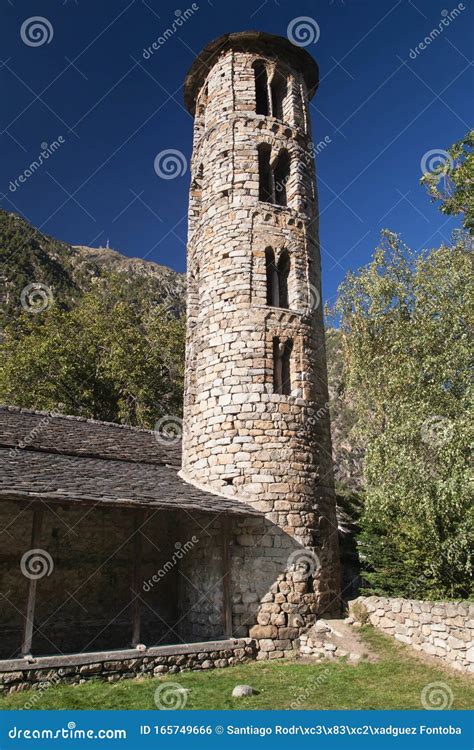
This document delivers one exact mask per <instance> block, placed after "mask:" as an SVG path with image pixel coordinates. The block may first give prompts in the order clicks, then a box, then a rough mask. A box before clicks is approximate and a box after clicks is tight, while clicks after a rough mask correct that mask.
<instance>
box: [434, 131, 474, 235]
mask: <svg viewBox="0 0 474 750" xmlns="http://www.w3.org/2000/svg"><path fill="white" fill-rule="evenodd" d="M473 147H474V130H471V131H470V132H469V133H467V134H466V136H465V137H464V138H463V139H462V140H460V141H458V142H457V143H455V144H453V145H452V146H451V148H449V149H448V151H447V152H446V154H447V158H446V159H442V160H441V161H440V162H439V163H438V164H437V165H436V167H434V168H433V169H432V170H430V171H427V172H426V174H424V175H423V177H422V178H421V182H422V184H424V185H426V187H427V189H428V193H429V195H430V196H431V198H432V199H433V200H439V201H441V206H440V210H441V212H442V213H444V214H448V215H450V216H457V215H458V214H464V219H463V226H464V227H465V229H467V230H468V231H469V232H470V233H471V234H474V153H473Z"/></svg>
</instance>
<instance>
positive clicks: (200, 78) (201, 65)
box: [184, 31, 319, 115]
mask: <svg viewBox="0 0 474 750" xmlns="http://www.w3.org/2000/svg"><path fill="white" fill-rule="evenodd" d="M228 50H234V51H236V52H255V53H257V54H260V55H265V54H267V55H271V56H276V57H278V58H280V59H282V60H285V61H286V62H288V63H289V64H290V65H292V66H293V67H294V68H296V69H297V70H299V71H300V72H301V73H302V75H303V77H304V80H305V82H306V86H307V88H308V98H309V99H311V98H312V96H313V95H314V93H315V92H316V89H317V87H318V83H319V69H318V65H317V63H316V61H315V60H314V58H313V57H311V55H310V54H309V52H307V51H306V50H304V49H303V48H302V47H297V46H296V45H295V44H292V42H290V41H289V39H286V38H285V37H281V36H275V35H274V34H267V33H266V32H264V31H238V32H235V33H232V34H223V35H222V36H220V37H218V38H217V39H214V40H213V41H212V42H210V43H209V44H207V45H206V46H205V47H204V49H203V50H202V51H201V52H200V53H199V55H198V56H197V57H196V59H195V61H194V62H193V64H192V66H191V68H190V69H189V72H188V74H187V76H186V79H185V82H184V103H185V105H186V107H187V109H188V110H189V112H191V114H192V115H194V111H195V106H196V97H197V94H198V92H199V91H200V89H201V87H202V85H203V83H204V81H205V79H206V76H207V74H208V72H209V70H210V68H211V67H212V66H213V65H214V63H215V62H216V61H217V59H218V57H219V56H220V55H221V54H222V53H224V52H227V51H228Z"/></svg>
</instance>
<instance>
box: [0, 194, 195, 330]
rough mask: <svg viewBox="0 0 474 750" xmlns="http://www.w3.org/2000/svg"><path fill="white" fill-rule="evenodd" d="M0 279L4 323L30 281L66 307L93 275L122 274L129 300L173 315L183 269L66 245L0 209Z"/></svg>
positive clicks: (181, 298)
mask: <svg viewBox="0 0 474 750" xmlns="http://www.w3.org/2000/svg"><path fill="white" fill-rule="evenodd" d="M0 264H1V266H0V267H1V271H0V281H1V284H2V299H1V304H2V312H3V317H4V320H3V322H4V323H6V322H8V321H9V320H12V319H13V318H14V317H15V316H16V315H18V314H19V312H20V311H21V306H20V304H21V303H20V295H21V292H22V290H23V289H24V288H25V287H26V286H27V285H28V284H32V283H36V284H38V283H39V284H45V285H46V286H47V287H49V289H51V292H52V295H53V297H54V299H55V301H56V303H57V304H59V305H60V306H63V307H66V308H70V307H72V306H73V305H74V303H75V302H77V300H78V298H79V296H80V295H82V294H83V293H84V292H85V291H87V290H88V289H90V288H91V287H92V286H93V284H94V283H97V281H98V279H101V278H102V279H105V280H106V279H107V277H108V276H109V275H110V274H117V275H119V274H120V275H123V281H124V284H126V285H127V287H128V290H127V291H128V293H129V295H130V298H131V299H132V300H136V301H139V299H140V297H141V296H142V295H146V296H147V299H148V300H149V301H150V300H151V301H152V303H154V304H157V305H158V304H163V305H165V306H166V307H168V308H169V309H171V310H172V311H173V312H174V313H175V314H177V315H181V314H182V313H184V309H185V289H186V282H185V276H184V274H180V273H177V272H176V271H173V270H172V269H171V268H167V267H166V266H161V265H159V264H158V263H153V262H151V261H145V260H141V259H139V258H128V257H126V256H124V255H122V254H121V253H118V252H116V251H115V250H111V249H109V248H90V247H83V246H79V245H78V246H74V245H69V244H68V243H66V242H62V241H61V240H57V239H55V238H53V237H49V236H48V235H45V234H42V233H41V232H40V231H39V230H38V229H35V227H33V226H31V225H30V224H28V222H27V221H25V220H24V219H22V218H21V217H20V216H17V215H16V214H13V213H9V212H7V211H4V210H2V209H0Z"/></svg>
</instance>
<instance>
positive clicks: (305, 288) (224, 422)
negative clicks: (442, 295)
mask: <svg viewBox="0 0 474 750" xmlns="http://www.w3.org/2000/svg"><path fill="white" fill-rule="evenodd" d="M257 59H259V60H264V61H265V62H266V64H267V66H268V74H269V78H270V79H271V76H272V74H273V72H274V70H275V67H276V65H277V61H276V57H275V56H272V55H271V53H270V52H269V49H268V47H267V48H265V50H264V51H263V52H261V53H259V52H258V51H255V50H252V51H251V52H246V51H245V50H244V49H241V48H239V49H238V50H228V51H226V52H225V53H224V54H222V55H221V56H220V57H219V58H218V59H217V60H216V61H215V63H214V64H213V66H212V67H211V69H210V71H209V73H208V75H207V80H206V81H205V83H204V85H203V86H202V88H201V91H200V92H199V94H198V98H197V101H198V106H197V110H196V111H197V116H196V118H197V119H196V127H195V138H194V149H193V160H192V178H191V180H192V182H191V192H190V214H189V243H188V281H189V286H188V289H189V299H188V340H187V366H186V387H185V409H184V434H183V470H182V476H183V477H184V478H185V479H187V480H189V481H195V482H198V483H200V484H203V485H207V486H210V487H211V488H213V489H214V490H217V491H218V492H220V493H223V494H226V495H232V496H234V497H235V496H237V497H238V498H241V499H242V500H244V501H245V502H248V503H251V504H252V505H253V506H254V507H256V508H258V509H259V510H261V511H262V512H263V513H264V514H265V517H266V522H267V523H268V529H266V532H265V534H264V535H263V538H264V539H265V545H266V548H265V558H266V562H267V566H270V565H272V566H273V569H274V570H273V573H274V574H275V578H274V580H273V581H267V580H266V575H264V574H263V573H261V572H260V569H259V568H258V567H255V566H254V552H253V550H252V551H250V549H249V550H241V551H240V555H239V558H240V559H239V565H240V570H241V573H239V575H240V577H241V578H242V575H244V573H243V572H242V571H243V570H244V568H245V566H246V565H248V566H249V571H250V570H251V572H252V575H253V577H254V578H255V584H254V591H253V592H252V591H249V592H246V597H253V596H255V593H257V591H258V592H259V598H258V600H257V601H252V602H249V601H246V602H244V601H235V602H234V607H237V611H235V610H234V620H235V622H236V624H237V622H238V621H239V617H238V616H239V615H242V614H245V617H246V618H247V617H248V615H249V613H248V609H250V608H249V607H248V606H247V605H249V604H253V607H252V608H251V609H252V610H253V615H252V616H253V623H252V622H249V623H248V625H249V626H250V627H251V626H252V625H260V624H261V626H262V627H267V628H270V627H271V626H272V625H273V623H270V622H265V624H263V623H260V622H259V614H262V617H261V618H260V619H263V620H265V621H267V620H268V618H267V616H266V614H264V613H268V612H270V614H271V615H274V616H275V617H276V618H278V617H279V616H280V615H281V616H282V617H281V619H282V622H283V621H284V624H282V626H281V627H284V628H287V627H291V626H289V625H288V619H289V618H288V615H290V614H292V615H293V614H295V612H289V611H287V610H285V607H289V608H291V609H295V610H298V605H301V612H300V620H298V625H295V628H296V629H297V630H298V628H302V627H304V626H307V625H308V624H310V623H311V622H312V621H314V619H315V617H316V615H317V614H320V613H324V612H328V611H330V610H332V612H334V613H336V611H338V609H339V599H338V591H339V562H338V550H337V523H336V516H335V495H334V486H333V476H332V464H331V442H330V433H329V418H328V414H327V409H325V408H322V407H323V406H324V404H325V403H327V399H328V396H327V382H326V355H325V350H324V336H323V324H322V311H321V305H320V304H319V300H320V258H319V242H318V211H317V197H316V192H315V187H314V164H313V160H312V157H311V153H310V145H309V132H310V131H309V122H308V119H307V100H306V99H307V92H306V87H305V83H304V79H303V75H302V74H301V72H300V71H299V70H296V69H295V68H291V67H289V66H287V65H285V61H284V60H282V59H280V60H279V61H278V67H279V70H280V71H281V72H283V73H284V74H285V76H286V77H287V82H288V87H287V95H286V97H285V100H284V105H283V116H284V118H285V121H284V122H283V121H280V120H278V119H276V118H274V117H270V116H264V115H257V114H256V113H255V84H254V72H253V69H252V65H253V63H254V62H255V60H257ZM260 143H267V144H269V145H270V147H271V161H272V162H273V161H274V160H275V158H276V156H277V154H278V152H279V151H280V149H281V148H286V149H287V150H288V152H289V154H290V156H291V169H290V176H289V180H288V182H287V185H286V188H287V194H288V205H287V206H279V205H275V204H270V203H267V202H261V201H259V175H258V155H257V146H258V145H259V144H260ZM267 247H272V248H273V250H274V252H275V255H276V257H277V258H278V257H279V255H280V253H281V252H282V251H283V250H284V249H285V250H286V251H287V252H288V253H289V255H290V274H289V279H288V286H289V303H290V309H282V308H276V307H269V306H268V305H267V304H266V271H265V249H266V248H267ZM274 337H279V338H280V340H281V341H285V340H286V339H287V338H291V339H292V341H293V351H292V356H291V382H292V390H291V394H290V395H280V394H276V393H274V392H273V390H274V389H273V338H274ZM282 539H284V540H285V541H284V543H283V544H282ZM270 547H271V548H272V553H271V555H270V554H267V549H268V548H270ZM292 551H295V552H298V553H299V556H298V555H293V556H292V557H291V552H292ZM260 555H262V550H260ZM270 560H272V562H271V563H270ZM235 564H237V561H235ZM308 567H309V570H310V572H309V574H307V575H306V576H305V575H304V570H305V569H308ZM302 574H303V575H302ZM261 575H262V577H263V579H264V580H265V588H266V590H265V591H264V592H262V591H261V589H262V585H261V584H260V583H259V582H258V579H259V577H260V576H261ZM234 578H235V573H234ZM274 584H275V586H276V589H272V586H273V585H274ZM236 596H238V593H236ZM262 596H263V597H264V598H263V599H262V598H261V597H262ZM241 608H245V610H246V612H245V613H243V612H239V611H238V610H240V609H241ZM270 608H272V610H273V611H270ZM237 627H239V628H240V627H244V626H243V625H242V624H239V625H238V626H237ZM271 632H274V631H273V630H272V631H271ZM276 637H277V639H278V640H280V639H279V638H278V634H277V636H276ZM281 640H285V639H281ZM277 650H280V649H277ZM282 650H285V649H282Z"/></svg>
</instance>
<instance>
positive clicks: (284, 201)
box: [273, 148, 290, 206]
mask: <svg viewBox="0 0 474 750" xmlns="http://www.w3.org/2000/svg"><path fill="white" fill-rule="evenodd" d="M289 177H290V155H289V153H288V151H287V150H286V149H285V148H283V149H282V150H281V151H280V153H279V154H278V156H277V159H276V162H275V166H274V168H273V182H274V185H275V203H277V204H278V205H279V206H287V205H288V195H287V182H288V179H289Z"/></svg>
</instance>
